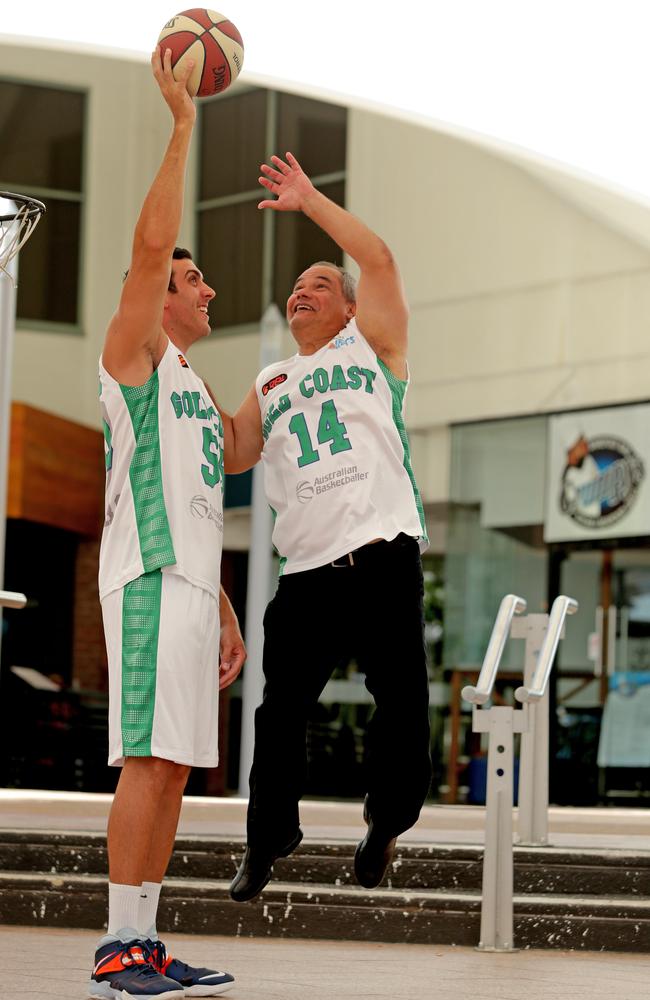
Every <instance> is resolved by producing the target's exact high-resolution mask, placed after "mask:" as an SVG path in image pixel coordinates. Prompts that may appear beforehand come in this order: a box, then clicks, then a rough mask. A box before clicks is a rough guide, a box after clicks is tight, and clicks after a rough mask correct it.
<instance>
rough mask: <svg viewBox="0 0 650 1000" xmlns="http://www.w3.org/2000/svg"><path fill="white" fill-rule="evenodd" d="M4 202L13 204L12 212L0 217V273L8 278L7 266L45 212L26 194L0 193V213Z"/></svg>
mask: <svg viewBox="0 0 650 1000" xmlns="http://www.w3.org/2000/svg"><path fill="white" fill-rule="evenodd" d="M3 200H4V201H9V202H13V203H14V206H15V207H14V211H13V212H8V213H7V214H4V215H0V272H2V273H4V274H6V275H7V276H9V277H10V275H9V272H8V270H7V265H8V264H9V262H10V261H11V260H12V259H13V258H14V257H15V256H16V254H17V253H18V251H19V250H20V248H21V247H22V246H24V245H25V243H26V242H27V240H28V239H29V237H30V236H31V235H32V233H33V232H34V230H35V229H36V226H37V225H38V223H39V222H40V219H41V216H42V215H43V213H44V212H45V205H44V204H43V202H42V201H37V200H36V198H31V197H30V196H29V195H26V194H13V193H12V192H11V191H0V212H2V211H3V210H5V206H4V205H3V204H2V202H3Z"/></svg>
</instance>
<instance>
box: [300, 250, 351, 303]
mask: <svg viewBox="0 0 650 1000" xmlns="http://www.w3.org/2000/svg"><path fill="white" fill-rule="evenodd" d="M309 266H310V267H331V268H333V269H334V270H335V271H338V272H339V274H340V275H341V287H342V289H343V297H344V298H345V301H346V302H355V303H356V301H357V282H356V280H355V278H353V276H352V275H351V274H350V272H349V271H346V270H345V268H344V267H340V265H339V264H333V263H332V261H331V260H317V261H315V263H313V264H310V265H309Z"/></svg>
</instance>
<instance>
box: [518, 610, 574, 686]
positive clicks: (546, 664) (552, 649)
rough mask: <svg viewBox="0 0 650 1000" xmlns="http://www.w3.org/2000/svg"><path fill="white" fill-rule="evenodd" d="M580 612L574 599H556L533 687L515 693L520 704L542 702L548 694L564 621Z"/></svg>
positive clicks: (538, 659) (540, 652)
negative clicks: (549, 680) (547, 688)
mask: <svg viewBox="0 0 650 1000" xmlns="http://www.w3.org/2000/svg"><path fill="white" fill-rule="evenodd" d="M577 610H578V602H577V601H574V600H573V598H572V597H564V596H562V597H556V598H555V600H554V601H553V607H552V608H551V614H550V616H549V621H548V629H547V631H546V635H545V636H544V642H543V643H542V648H541V649H540V651H539V656H538V658H537V666H536V667H535V673H534V674H533V679H532V683H531V686H530V687H529V688H527V687H518V688H517V690H516V691H515V698H516V699H517V701H519V702H531V701H541V700H542V698H543V697H544V695H545V694H546V687H547V685H548V679H549V676H550V673H551V667H552V666H553V660H554V659H555V654H556V652H557V647H558V643H559V641H560V638H561V637H562V629H563V628H564V619H565V618H566V616H567V615H574V614H575V613H576V611H577Z"/></svg>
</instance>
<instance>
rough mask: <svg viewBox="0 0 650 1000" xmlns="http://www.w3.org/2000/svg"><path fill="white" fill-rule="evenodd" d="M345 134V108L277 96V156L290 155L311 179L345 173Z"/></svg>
mask: <svg viewBox="0 0 650 1000" xmlns="http://www.w3.org/2000/svg"><path fill="white" fill-rule="evenodd" d="M346 133H347V109H346V108H341V107H339V106H338V105H336V104H325V103H324V102H323V101H312V100H310V99H309V98H307V97H296V95H295V94H279V95H278V142H277V148H278V152H279V154H280V156H284V154H285V153H286V152H287V150H289V151H290V152H292V153H293V154H294V156H296V157H297V158H298V159H299V160H300V166H301V167H302V168H303V170H304V171H305V173H307V174H309V176H310V177H317V176H318V175H320V174H331V173H335V172H338V171H340V170H345V147H346Z"/></svg>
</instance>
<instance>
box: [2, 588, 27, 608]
mask: <svg viewBox="0 0 650 1000" xmlns="http://www.w3.org/2000/svg"><path fill="white" fill-rule="evenodd" d="M26 604H27V598H26V597H25V595H24V594H18V593H15V592H14V591H12V590H0V608H24V607H25V605H26Z"/></svg>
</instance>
